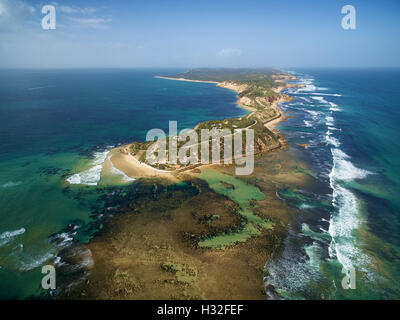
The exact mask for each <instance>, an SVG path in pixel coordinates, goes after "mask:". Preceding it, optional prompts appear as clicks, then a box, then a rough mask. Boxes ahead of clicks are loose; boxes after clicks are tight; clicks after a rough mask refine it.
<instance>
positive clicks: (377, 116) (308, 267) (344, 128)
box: [267, 69, 400, 299]
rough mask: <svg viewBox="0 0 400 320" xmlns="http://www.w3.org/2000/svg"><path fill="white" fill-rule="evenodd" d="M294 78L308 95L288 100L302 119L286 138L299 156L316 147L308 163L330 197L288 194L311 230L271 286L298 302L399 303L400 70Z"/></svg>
mask: <svg viewBox="0 0 400 320" xmlns="http://www.w3.org/2000/svg"><path fill="white" fill-rule="evenodd" d="M293 73H294V74H295V75H296V76H297V77H298V81H297V82H298V83H301V84H304V85H305V87H303V88H298V89H289V90H288V93H289V94H291V95H292V96H293V97H294V100H293V101H292V102H290V103H287V104H285V105H284V109H285V111H287V112H288V113H289V114H290V115H293V118H291V119H289V120H288V121H287V122H285V123H282V124H281V126H280V128H281V130H282V131H283V132H284V133H285V134H286V136H287V137H288V139H289V141H290V142H291V144H292V146H293V147H294V148H296V146H295V145H294V144H295V143H305V144H308V147H307V148H306V150H304V152H303V153H304V154H305V157H306V158H307V159H308V162H309V165H310V167H311V169H312V170H313V172H314V174H315V175H316V176H317V179H318V183H322V184H323V185H325V186H326V187H327V191H325V190H324V191H323V192H322V191H321V192H319V193H318V192H314V194H313V193H307V192H305V191H302V190H296V192H293V191H287V190H282V191H281V192H280V193H279V194H280V196H281V197H282V198H284V199H285V201H287V202H288V203H289V204H290V205H292V206H294V207H297V208H298V209H299V210H300V212H302V214H303V215H302V217H303V221H302V222H301V219H300V225H299V226H298V229H297V230H296V232H295V233H294V234H293V235H292V236H289V237H288V239H287V243H286V249H285V253H284V254H283V257H282V258H281V259H280V260H279V261H277V262H275V263H272V264H271V265H270V268H271V270H272V272H271V273H272V276H271V278H270V279H268V280H267V282H268V281H269V282H270V283H273V284H274V285H275V286H276V287H277V288H278V291H279V292H280V293H281V294H282V296H285V297H290V298H299V299H301V298H314V299H389V298H391V299H393V298H397V299H398V298H399V297H400V282H399V279H400V201H399V199H400V197H399V195H400V184H399V178H400V170H399V165H398V164H399V163H400V144H399V143H400V132H399V130H398V123H399V120H400V90H399V77H400V70H399V69H336V70H334V69H309V70H296V71H295V72H293ZM326 204H328V205H326ZM299 243H300V244H301V245H299ZM343 267H344V268H345V269H346V270H350V269H352V268H354V270H355V276H356V277H355V284H356V289H355V290H352V289H348V290H344V289H343V288H342V283H341V282H342V279H343V277H344V274H343V273H342V268H343ZM285 274H286V275H287V274H290V275H291V276H287V277H285V276H284V275H285Z"/></svg>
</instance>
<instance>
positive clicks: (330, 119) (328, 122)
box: [325, 116, 335, 127]
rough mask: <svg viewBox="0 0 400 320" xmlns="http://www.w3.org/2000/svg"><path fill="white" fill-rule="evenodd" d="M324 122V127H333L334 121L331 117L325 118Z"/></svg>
mask: <svg viewBox="0 0 400 320" xmlns="http://www.w3.org/2000/svg"><path fill="white" fill-rule="evenodd" d="M325 120H326V125H327V126H328V127H332V126H333V125H334V121H335V120H334V119H333V117H332V116H326V118H325Z"/></svg>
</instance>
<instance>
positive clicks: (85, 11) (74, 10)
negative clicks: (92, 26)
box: [53, 2, 97, 15]
mask: <svg viewBox="0 0 400 320" xmlns="http://www.w3.org/2000/svg"><path fill="white" fill-rule="evenodd" d="M53 5H54V6H56V8H57V11H58V12H61V13H66V14H82V15H91V14H94V13H95V12H96V11H97V9H96V8H81V7H76V6H66V5H59V4H58V3H57V2H53Z"/></svg>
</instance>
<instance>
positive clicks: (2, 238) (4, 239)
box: [0, 228, 26, 247]
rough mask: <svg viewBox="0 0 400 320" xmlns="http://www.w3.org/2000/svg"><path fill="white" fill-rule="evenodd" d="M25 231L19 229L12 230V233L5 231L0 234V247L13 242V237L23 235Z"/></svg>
mask: <svg viewBox="0 0 400 320" xmlns="http://www.w3.org/2000/svg"><path fill="white" fill-rule="evenodd" d="M25 231H26V229H25V228H21V229H18V230H14V231H6V232H3V233H1V234H0V247H1V246H3V245H5V244H7V243H8V242H10V241H11V240H13V239H14V238H15V237H17V236H19V235H21V234H24V233H25Z"/></svg>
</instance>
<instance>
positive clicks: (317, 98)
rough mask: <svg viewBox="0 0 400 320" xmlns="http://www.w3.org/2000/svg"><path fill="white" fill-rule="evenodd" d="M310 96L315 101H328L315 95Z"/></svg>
mask: <svg viewBox="0 0 400 320" xmlns="http://www.w3.org/2000/svg"><path fill="white" fill-rule="evenodd" d="M310 98H311V99H314V100H317V101H319V102H321V103H328V101H326V100H325V99H324V98H323V97H319V96H317V97H310Z"/></svg>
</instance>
